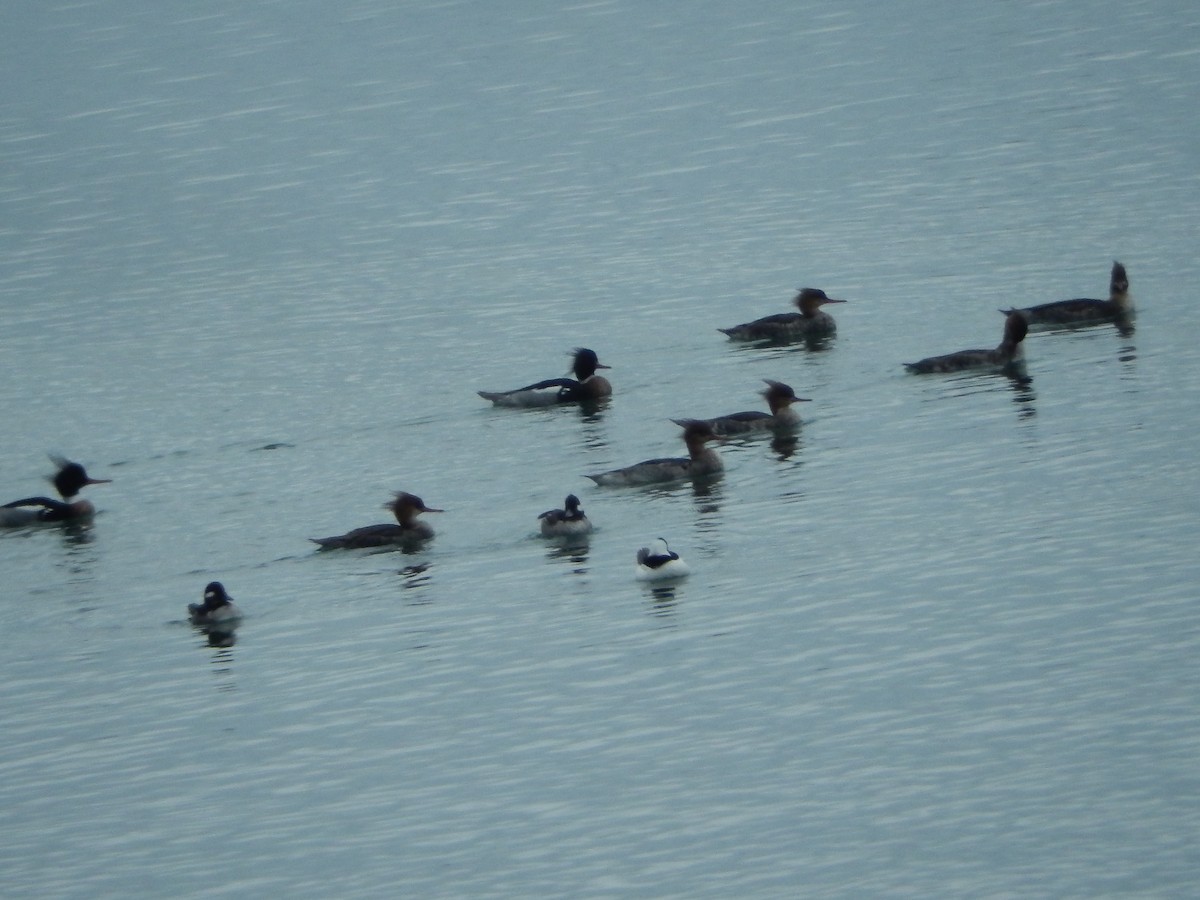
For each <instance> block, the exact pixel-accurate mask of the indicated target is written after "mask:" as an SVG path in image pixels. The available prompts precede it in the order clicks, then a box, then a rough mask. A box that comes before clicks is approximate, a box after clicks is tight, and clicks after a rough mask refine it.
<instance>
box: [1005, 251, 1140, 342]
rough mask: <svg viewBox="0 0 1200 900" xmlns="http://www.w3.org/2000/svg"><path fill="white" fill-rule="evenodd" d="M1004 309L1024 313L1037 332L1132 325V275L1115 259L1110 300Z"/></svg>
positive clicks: (1055, 303)
mask: <svg viewBox="0 0 1200 900" xmlns="http://www.w3.org/2000/svg"><path fill="white" fill-rule="evenodd" d="M1000 312H1002V313H1004V314H1005V315H1006V316H1011V315H1012V314H1013V313H1014V312H1019V313H1021V314H1022V315H1023V316H1024V317H1025V319H1026V321H1027V322H1028V323H1029V327H1030V328H1032V329H1034V330H1035V331H1044V330H1046V329H1048V328H1063V327H1066V326H1068V325H1099V324H1102V323H1105V322H1115V323H1117V324H1118V325H1120V324H1128V322H1129V319H1130V317H1131V316H1132V315H1133V298H1132V297H1130V296H1129V277H1128V276H1127V275H1126V274H1125V267H1124V266H1123V265H1121V264H1120V263H1119V262H1116V261H1114V262H1113V266H1112V275H1111V276H1110V277H1109V281H1108V299H1107V300H1088V299H1078V300H1056V301H1054V302H1053V303H1043V304H1041V305H1040V306H1029V307H1026V308H1024V309H1016V308H1013V309H1002V310H1000Z"/></svg>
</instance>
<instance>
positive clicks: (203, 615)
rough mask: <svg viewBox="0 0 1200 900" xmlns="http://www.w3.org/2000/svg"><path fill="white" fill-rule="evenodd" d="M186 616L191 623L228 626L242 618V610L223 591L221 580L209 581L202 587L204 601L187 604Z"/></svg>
mask: <svg viewBox="0 0 1200 900" xmlns="http://www.w3.org/2000/svg"><path fill="white" fill-rule="evenodd" d="M188 618H189V619H190V620H191V622H192V624H193V625H203V626H209V627H211V626H221V627H225V628H229V627H231V626H233V625H235V624H236V623H237V622H238V620H239V619H241V618H242V611H241V610H240V609H238V608H237V606H235V605H234V603H233V598H232V597H230V596H229V595H228V594H227V593H225V586H224V585H223V584H221V582H219V581H210V582H209V583H208V587H206V588H205V589H204V602H203V603H189V604H188Z"/></svg>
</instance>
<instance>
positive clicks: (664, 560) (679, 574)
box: [637, 538, 692, 581]
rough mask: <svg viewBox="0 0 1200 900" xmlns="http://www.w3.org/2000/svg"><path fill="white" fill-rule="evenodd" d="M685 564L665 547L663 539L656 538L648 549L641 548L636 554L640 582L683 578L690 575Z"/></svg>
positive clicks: (665, 543)
mask: <svg viewBox="0 0 1200 900" xmlns="http://www.w3.org/2000/svg"><path fill="white" fill-rule="evenodd" d="M691 571H692V570H691V569H689V568H688V565H687V563H685V562H684V561H683V560H682V559H680V558H679V554H678V553H676V552H675V551H674V550H672V549H671V548H670V547H669V546H667V542H666V540H665V539H663V538H657V539H656V540H654V541H653V542H651V544H650V546H649V547H643V548H642V549H640V550H639V551H638V552H637V577H638V579H639V580H641V581H665V580H667V579H669V578H683V577H684V576H685V575H690V574H691Z"/></svg>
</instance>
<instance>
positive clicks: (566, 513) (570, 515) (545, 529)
mask: <svg viewBox="0 0 1200 900" xmlns="http://www.w3.org/2000/svg"><path fill="white" fill-rule="evenodd" d="M538 519H540V520H541V523H542V526H541V527H542V535H543V536H544V537H579V536H580V535H584V534H591V533H592V523H591V522H590V521H589V520H588V517H587V515H586V514H585V513H584V511H583V510H582V509H581V508H580V506H579V498H578V497H576V496H575V495H574V494H567V499H566V500H565V501H564V502H563V508H562V509H548V510H546V511H545V512H544V513H542V514H541V515H540V516H538Z"/></svg>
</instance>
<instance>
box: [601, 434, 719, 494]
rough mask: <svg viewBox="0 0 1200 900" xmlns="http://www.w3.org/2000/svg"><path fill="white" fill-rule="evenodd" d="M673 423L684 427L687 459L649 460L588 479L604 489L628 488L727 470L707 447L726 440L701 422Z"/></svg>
mask: <svg viewBox="0 0 1200 900" xmlns="http://www.w3.org/2000/svg"><path fill="white" fill-rule="evenodd" d="M672 421H673V422H675V424H677V425H682V426H683V440H684V442H685V443H686V444H687V448H688V455H687V456H684V457H671V458H665V459H648V460H646V461H645V462H640V463H637V464H636V465H632V466H626V467H625V468H623V469H613V470H612V471H611V472H601V473H600V474H599V475H589V476H588V478H590V479H592V481H594V482H596V484H598V485H602V486H604V487H629V486H632V485H641V484H657V483H659V482H663V481H675V480H677V479H680V478H696V477H701V476H704V475H713V474H716V473H717V472H720V471H721V470H722V469H724V468H725V465H724V463H722V462H721V457H720V456H718V455H717V451H715V450H712V449H710V448H708V447H706V446H705V445H706V444H707V443H708V442H709V441H723V440H725V439H724V438H723V437H721V436H720V435H718V434H717V433H716V432H715V431H713V429H712V426H711V425H709V424H708V423H707V422H701V421H700V420H698V419H673V420H672Z"/></svg>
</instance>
